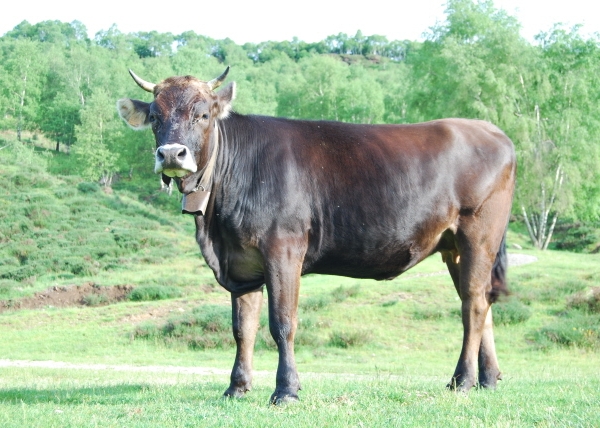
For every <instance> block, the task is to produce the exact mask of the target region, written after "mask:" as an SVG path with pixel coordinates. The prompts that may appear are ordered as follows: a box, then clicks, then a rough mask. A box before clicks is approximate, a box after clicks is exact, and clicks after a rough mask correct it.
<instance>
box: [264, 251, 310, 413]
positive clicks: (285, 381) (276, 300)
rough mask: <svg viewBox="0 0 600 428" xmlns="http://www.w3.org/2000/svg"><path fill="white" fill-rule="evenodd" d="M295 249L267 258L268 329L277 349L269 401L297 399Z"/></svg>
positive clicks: (297, 270) (297, 284)
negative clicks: (275, 374) (275, 368)
mask: <svg viewBox="0 0 600 428" xmlns="http://www.w3.org/2000/svg"><path fill="white" fill-rule="evenodd" d="M294 253H295V252H294V251H288V250H282V251H281V252H280V254H278V255H277V256H278V257H277V260H270V261H269V263H268V269H267V272H266V280H267V292H268V293H269V328H270V331H271V335H272V336H273V339H274V340H275V343H276V344H277V349H278V351H279V364H278V366H277V377H276V387H275V392H274V393H273V395H271V402H272V403H274V404H281V403H284V402H289V401H297V400H298V391H299V390H300V380H299V378H298V370H297V369H296V361H295V357H294V336H295V334H296V327H297V325H298V318H297V314H298V294H299V291H300V272H301V266H302V262H301V260H300V258H299V257H294Z"/></svg>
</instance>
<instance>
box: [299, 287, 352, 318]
mask: <svg viewBox="0 0 600 428" xmlns="http://www.w3.org/2000/svg"><path fill="white" fill-rule="evenodd" d="M359 290H360V286H359V285H354V286H352V287H344V286H341V285H340V286H339V287H337V288H336V289H334V290H333V291H331V293H330V294H329V295H318V296H312V297H310V298H308V299H304V300H300V303H299V307H300V309H302V310H304V311H307V312H311V311H319V310H322V309H324V308H326V307H327V306H329V305H330V304H331V303H334V302H335V303H340V302H343V301H344V300H346V299H347V298H349V297H355V296H356V295H358V293H359Z"/></svg>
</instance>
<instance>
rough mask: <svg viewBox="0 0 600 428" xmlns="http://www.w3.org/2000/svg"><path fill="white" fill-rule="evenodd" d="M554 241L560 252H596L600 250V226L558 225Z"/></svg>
mask: <svg viewBox="0 0 600 428" xmlns="http://www.w3.org/2000/svg"><path fill="white" fill-rule="evenodd" d="M552 240H553V241H554V247H555V248H556V249H558V250H567V251H576V252H594V251H597V250H598V249H599V248H600V224H598V223H596V224H593V223H591V224H583V223H562V224H558V225H557V226H556V229H555V230H554V235H553V236H552Z"/></svg>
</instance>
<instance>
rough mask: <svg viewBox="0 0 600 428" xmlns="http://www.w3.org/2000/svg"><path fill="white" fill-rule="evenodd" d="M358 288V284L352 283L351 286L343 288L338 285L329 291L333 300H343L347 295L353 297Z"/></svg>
mask: <svg viewBox="0 0 600 428" xmlns="http://www.w3.org/2000/svg"><path fill="white" fill-rule="evenodd" d="M359 290H360V286H359V285H358V284H357V285H354V286H352V287H348V288H344V287H343V286H341V285H340V286H339V287H338V288H336V289H335V290H333V291H332V292H331V297H332V298H333V301H334V302H338V303H339V302H343V301H344V300H346V299H347V298H349V297H355V296H356V295H357V294H358V292H359Z"/></svg>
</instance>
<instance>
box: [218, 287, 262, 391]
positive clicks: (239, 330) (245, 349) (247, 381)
mask: <svg viewBox="0 0 600 428" xmlns="http://www.w3.org/2000/svg"><path fill="white" fill-rule="evenodd" d="M262 299H263V292H262V287H261V288H260V289H258V290H255V291H252V292H250V293H246V294H241V295H240V294H232V295H231V309H232V323H233V337H234V339H235V343H236V345H237V351H236V355H235V363H234V365H233V370H232V371H231V383H230V385H229V388H227V391H225V394H224V395H225V396H226V397H236V398H240V397H243V396H244V394H245V393H246V392H248V391H250V389H251V388H252V356H253V353H254V341H255V339H256V332H257V331H258V325H259V320H260V308H261V306H262Z"/></svg>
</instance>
